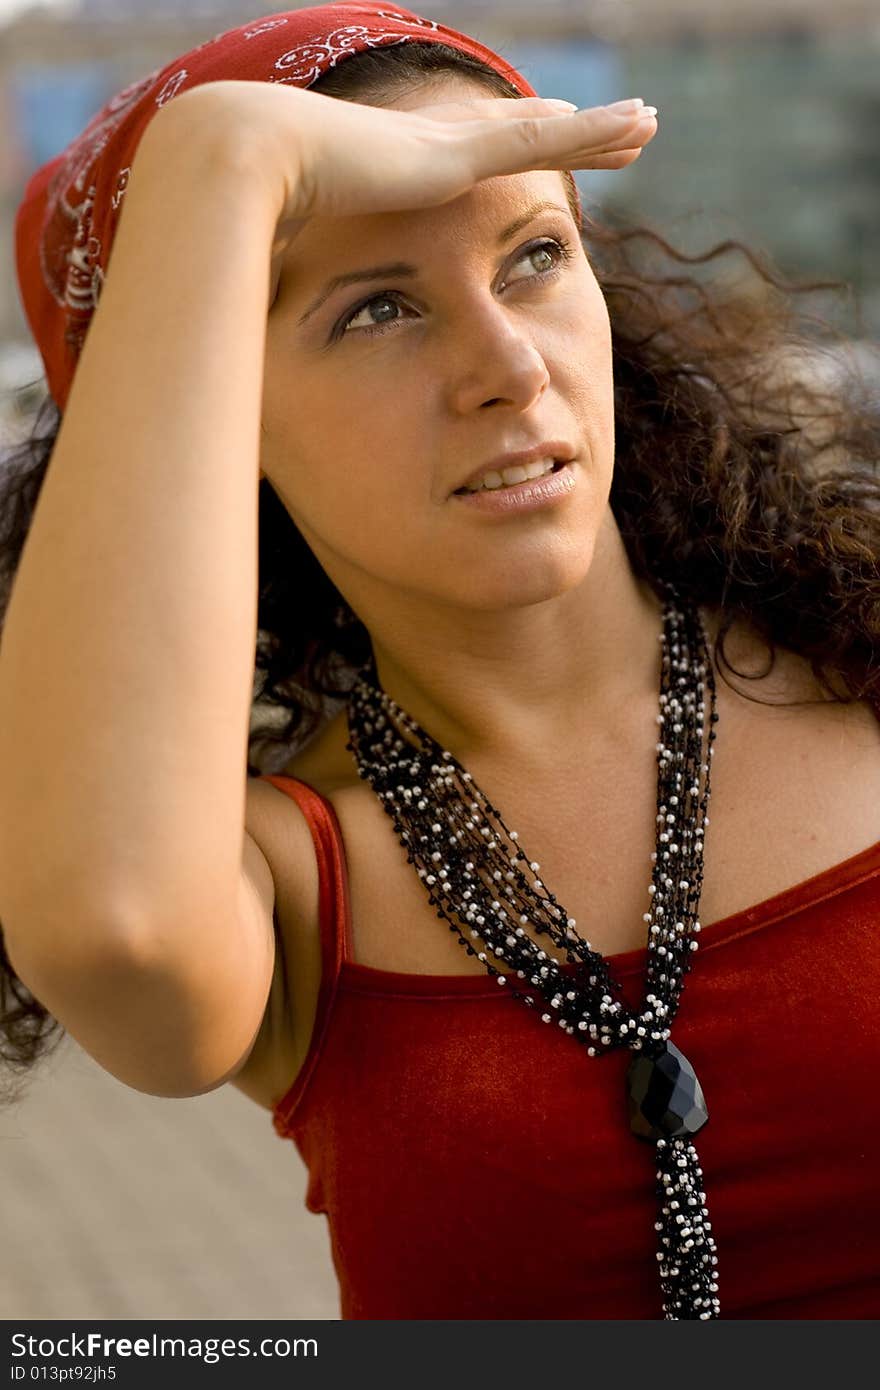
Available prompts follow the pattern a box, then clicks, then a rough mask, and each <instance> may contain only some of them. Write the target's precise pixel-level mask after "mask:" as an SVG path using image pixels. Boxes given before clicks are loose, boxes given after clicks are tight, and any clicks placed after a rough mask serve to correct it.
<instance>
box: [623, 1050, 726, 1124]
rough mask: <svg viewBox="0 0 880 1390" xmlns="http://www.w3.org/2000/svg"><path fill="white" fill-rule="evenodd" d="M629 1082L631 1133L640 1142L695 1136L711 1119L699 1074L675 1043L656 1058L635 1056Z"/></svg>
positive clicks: (631, 1065) (631, 1064) (629, 1072)
mask: <svg viewBox="0 0 880 1390" xmlns="http://www.w3.org/2000/svg"><path fill="white" fill-rule="evenodd" d="M626 1080H627V1089H628V1094H629V1124H630V1129H631V1130H632V1132H633V1134H636V1135H638V1137H639V1138H640V1139H677V1138H679V1137H681V1136H683V1135H691V1134H696V1133H697V1131H698V1130H700V1129H702V1128H703V1125H704V1124H705V1123H706V1121H707V1120H708V1118H709V1112H708V1110H707V1109H706V1101H705V1099H704V1097H703V1091H702V1088H701V1086H700V1083H699V1081H698V1080H697V1074H696V1072H695V1071H694V1069H693V1067H692V1066H691V1064H690V1062H689V1061H688V1059H687V1057H685V1055H684V1053H683V1052H679V1050H678V1048H677V1047H676V1046H675V1044H674V1043H671V1042H668V1041H667V1042H666V1043H664V1046H663V1051H662V1052H659V1053H657V1054H656V1055H655V1056H653V1057H649V1056H646V1055H645V1054H644V1053H642V1052H635V1053H633V1059H632V1061H631V1062H630V1064H629V1070H628V1072H627V1075H626Z"/></svg>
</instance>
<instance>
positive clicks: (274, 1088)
mask: <svg viewBox="0 0 880 1390" xmlns="http://www.w3.org/2000/svg"><path fill="white" fill-rule="evenodd" d="M245 831H246V835H247V840H248V846H249V849H248V850H246V852H250V854H252V855H255V856H259V858H260V860H261V861H262V866H263V869H264V870H265V869H268V872H269V873H270V874H271V877H272V881H273V885H274V912H273V920H274V925H275V968H274V972H273V976H272V985H271V989H270V993H269V998H268V1000H267V1003H266V1009H265V1013H264V1015H263V1021H262V1025H261V1028H260V1032H259V1034H258V1037H257V1040H256V1042H255V1044H254V1047H253V1049H252V1050H251V1053H250V1056H249V1057H248V1059H247V1062H246V1063H245V1065H244V1066H243V1067H242V1068H241V1070H240V1071H239V1072H238V1073H237V1074H236V1076H235V1077H233V1078H232V1079H231V1084H232V1085H234V1086H235V1087H236V1088H237V1089H238V1090H240V1091H242V1092H243V1093H244V1094H245V1095H247V1096H248V1097H249V1098H250V1099H251V1100H253V1101H255V1102H256V1103H257V1104H258V1105H261V1106H263V1107H264V1108H265V1109H267V1110H271V1109H272V1107H273V1106H274V1105H275V1103H276V1102H277V1101H278V1100H280V1099H281V1097H282V1096H283V1094H284V1092H285V1091H286V1090H287V1088H288V1086H289V1085H290V1083H291V1080H292V1079H293V1077H294V1076H295V1075H296V1072H297V1071H298V1069H299V1065H300V1063H301V1061H302V1059H303V1057H304V1055H305V1050H307V1047H308V1038H309V1036H310V1033H311V1021H312V1018H313V1014H314V1005H315V1002H316V998H317V991H318V987H319V985H320V969H321V957H320V931H319V921H318V903H319V890H318V868H317V861H316V858H315V851H314V844H313V841H312V835H311V831H310V829H309V826H308V823H307V821H306V819H305V817H304V815H303V813H302V811H301V810H300V808H299V806H298V805H297V803H296V802H295V801H294V800H293V798H292V797H290V796H288V795H287V794H286V793H285V792H283V791H281V790H280V789H279V788H278V787H276V786H274V785H273V784H272V783H271V782H266V781H261V780H260V779H259V778H256V777H251V778H248V783H247V791H246V804H245Z"/></svg>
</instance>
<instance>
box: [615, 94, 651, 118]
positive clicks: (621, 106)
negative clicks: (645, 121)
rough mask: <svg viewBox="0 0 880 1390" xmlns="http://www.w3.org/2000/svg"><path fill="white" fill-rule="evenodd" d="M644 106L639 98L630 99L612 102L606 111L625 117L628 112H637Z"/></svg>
mask: <svg viewBox="0 0 880 1390" xmlns="http://www.w3.org/2000/svg"><path fill="white" fill-rule="evenodd" d="M644 104H645V103H644V102H643V101H642V98H641V97H631V98H630V99H629V100H628V101H614V102H612V103H611V105H610V106H609V107H608V108H607V110H609V111H614V112H615V114H617V113H619V114H620V115H621V116H626V115H627V114H628V112H630V111H639V110H640V109H641V108H642V107H643V106H644Z"/></svg>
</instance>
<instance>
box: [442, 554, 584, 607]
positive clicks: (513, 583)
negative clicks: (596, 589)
mask: <svg viewBox="0 0 880 1390" xmlns="http://www.w3.org/2000/svg"><path fill="white" fill-rule="evenodd" d="M594 541H595V538H594V537H591V538H590V540H589V541H588V542H584V540H583V538H579V539H578V542H577V544H573V545H566V546H560V547H559V548H558V549H557V548H556V547H553V546H548V545H545V546H543V547H542V548H541V549H540V551H538V552H537V553H532V554H531V555H528V554H523V553H522V551H521V550H520V552H519V553H518V554H516V555H513V556H508V557H507V563H506V564H504V566H503V568H499V567H498V565H497V563H496V564H493V565H491V566H490V565H488V564H486V563H484V565H482V566H480V565H474V564H471V565H470V566H469V568H468V569H466V570H465V577H466V584H467V589H466V592H465V593H464V594H462V603H463V606H465V607H467V608H472V609H474V608H475V609H478V610H480V611H483V612H507V611H510V610H511V609H514V608H527V607H531V606H532V605H534V604H537V603H548V602H550V601H551V600H552V599H556V598H561V597H563V595H565V594H568V593H571V592H572V590H574V589H577V588H578V587H579V586H580V585H581V584H583V582H584V580H585V579H586V577H587V575H588V574H589V572H590V567H591V565H592V560H593V547H594Z"/></svg>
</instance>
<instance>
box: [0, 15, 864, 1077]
mask: <svg viewBox="0 0 880 1390" xmlns="http://www.w3.org/2000/svg"><path fill="white" fill-rule="evenodd" d="M444 74H446V75H449V76H453V77H455V76H458V77H462V76H464V77H468V78H470V79H471V80H472V81H474V82H475V83H477V84H479V85H481V86H482V87H483V88H484V89H485V90H486V91H487V92H489V93H491V94H494V95H497V96H511V97H516V96H519V95H520V93H519V92H518V91H517V89H516V88H515V87H513V86H512V85H510V84H509V83H508V82H507V81H506V80H505V79H504V78H503V77H501V76H500V74H498V73H496V72H495V71H494V70H493V69H492V68H489V67H486V66H484V65H483V64H482V63H481V62H479V61H478V60H477V59H475V58H470V57H468V56H466V55H464V54H462V53H460V52H459V51H458V50H456V49H451V48H448V47H446V46H445V45H443V44H439V43H438V44H434V43H427V44H426V43H419V42H407V43H405V44H397V45H392V46H386V47H381V48H377V49H372V50H366V51H364V52H362V53H358V54H353V55H351V56H350V57H349V58H347V59H346V60H345V61H344V62H342V63H340V64H339V66H337V67H336V68H335V69H333V70H331V71H329V72H327V73H326V74H324V76H322V77H321V78H320V79H319V81H317V82H316V83H315V84H314V86H313V90H318V91H321V92H323V93H324V94H326V95H328V96H334V97H337V98H339V99H340V100H349V101H361V102H366V103H370V104H374V105H380V104H382V102H383V101H388V100H393V99H394V98H393V95H392V93H399V92H401V91H403V90H405V89H407V88H414V87H417V86H418V85H419V84H420V83H422V82H424V81H425V79H426V78H434V79H436V78H442V76H443V75H444ZM564 177H565V180H566V188H567V193H568V199H569V204H570V206H571V209H572V212H573V214H574V215H575V216H576V217H577V216H578V213H579V210H580V200H579V197H578V192H577V187H576V185H575V182H574V179H573V178H572V177H571V175H570V174H568V173H566V174H565V176H564ZM582 243H583V246H584V250H585V252H586V253H587V255H588V256H589V259H590V262H591V264H592V266H593V268H594V272H595V274H596V276H597V279H598V281H599V284H600V286H601V288H602V290H603V293H604V295H605V299H606V303H607V306H608V311H609V316H610V321H611V329H612V352H613V366H614V402H615V437H616V457H615V468H614V476H613V481H612V487H611V495H610V505H611V507H612V510H613V513H614V516H615V519H616V521H617V524H618V526H619V528H620V532H621V535H622V538H623V541H624V544H625V546H626V550H627V553H628V556H629V560H630V563H631V565H632V567H633V570H634V572H635V574H636V575H637V576H639V577H642V578H645V579H647V580H648V581H649V582H650V581H651V580H652V578H654V577H656V576H661V575H665V576H667V577H668V578H671V579H673V580H674V582H675V584H676V585H677V587H678V590H679V593H680V594H681V595H682V596H683V597H685V596H686V597H690V598H692V599H693V600H695V601H696V602H697V603H699V604H700V605H708V606H711V607H714V608H715V609H716V610H718V611H720V613H721V624H720V627H719V629H718V633H717V636H716V639H715V644H714V657H715V661H716V664H717V665H718V666H719V670H722V664H723V666H725V667H727V669H728V670H732V671H735V669H736V668H735V667H734V666H732V665H731V663H730V662H729V661H728V660H727V658H726V656H725V652H724V639H725V635H726V634H727V632H728V631H729V630H730V628H731V626H732V625H733V624H734V622H736V621H737V620H740V619H746V620H748V622H749V624H750V626H751V628H752V629H753V631H755V632H757V633H758V635H759V636H760V637H762V638H763V639H764V640H765V641H766V643H767V645H768V647H769V649H770V653H771V667H772V663H773V658H774V656H775V651H776V647H777V646H780V647H783V648H787V649H790V650H792V651H795V652H797V653H800V654H801V655H802V656H804V657H806V658H808V659H809V662H810V664H811V667H812V670H813V673H814V675H815V677H816V678H817V680H818V682H819V683H820V685H821V687H822V688H823V689H825V690H826V691H827V692H828V695H829V696H830V697H831V698H832V699H835V700H839V701H841V702H846V703H849V702H853V701H857V700H867V701H869V702H871V703H872V704H874V705H875V706H880V664H878V649H880V577H878V557H880V479H878V470H877V454H878V439H880V402H878V400H877V398H876V390H875V394H874V396H873V398H872V395H871V389H870V387H869V386H868V385H867V384H866V382H865V380H864V379H863V377H862V376H861V374H860V372H859V370H858V366H857V359H856V356H855V354H852V355H851V356H850V357H849V358H848V359H847V358H846V357H845V356H844V357H841V356H840V355H839V354H837V353H836V350H835V348H833V347H829V344H828V340H829V337H833V338H834V339H836V340H837V344H838V345H839V344H840V342H841V340H842V341H843V345H844V346H847V344H848V342H849V340H847V339H845V338H844V337H843V335H842V334H841V333H840V332H838V330H835V329H832V328H831V327H830V325H829V324H827V323H826V322H825V321H824V320H821V319H816V318H814V317H812V316H807V315H805V314H803V313H801V314H798V313H796V311H795V307H794V296H795V295H797V294H803V293H806V292H808V291H816V290H840V289H844V290H847V289H848V288H849V287H848V286H847V285H846V284H845V283H844V282H841V281H831V282H816V281H813V282H809V283H807V282H801V283H798V284H793V283H790V282H787V281H786V280H785V279H784V277H783V276H782V275H781V274H780V273H778V269H777V267H775V266H774V265H773V263H772V262H771V260H770V259H769V258H768V257H767V256H765V255H762V254H758V253H756V252H755V251H753V250H752V249H750V248H749V247H747V246H745V245H744V244H743V243H742V242H740V241H735V240H728V241H724V242H722V243H720V244H717V245H715V246H713V247H711V248H710V249H709V250H707V251H705V252H704V253H703V254H702V255H694V256H691V255H686V254H685V253H684V252H682V251H681V250H678V249H676V248H675V247H674V246H673V245H671V244H670V242H669V241H668V240H667V239H666V238H665V237H664V236H663V235H662V234H661V233H660V232H659V231H658V230H657V229H656V228H655V227H652V226H647V225H645V224H644V222H643V221H641V222H640V223H639V225H635V224H634V223H632V222H631V221H629V220H627V219H626V218H624V217H620V216H618V217H616V218H614V219H612V218H610V217H606V218H604V220H603V221H599V220H597V219H596V218H594V217H591V216H585V217H584V223H583V230H582ZM730 252H740V253H742V254H743V255H744V256H745V257H746V259H747V261H748V262H749V264H750V265H751V267H752V269H753V271H754V272H755V275H754V277H753V279H752V282H751V283H750V285H749V286H748V288H747V289H745V290H744V289H743V288H739V289H736V288H734V287H732V286H731V285H730V284H727V283H725V282H724V280H723V279H722V277H721V276H720V275H717V274H715V275H712V274H707V273H706V272H705V269H704V268H705V267H707V266H709V265H710V263H712V262H714V261H716V260H717V259H718V258H719V257H721V256H723V255H725V254H727V253H730ZM687 266H689V267H692V268H696V267H700V268H701V270H700V271H699V272H698V273H688V274H685V273H682V272H681V269H680V268H681V267H687ZM823 361H824V362H826V363H831V364H833V366H834V373H833V376H832V377H831V378H830V379H828V377H827V375H826V376H825V377H824V378H820V375H819V373H818V370H817V364H819V363H821V362H823ZM799 365H800V366H802V367H803V368H804V369H805V370H804V371H803V372H802V373H801V374H799V372H798V366H799ZM59 423H60V414H59V412H58V409H57V407H56V406H55V405H54V402H53V401H52V400H51V398H49V397H48V396H47V397H46V398H45V399H44V400H43V403H42V406H41V408H40V409H39V410H38V411H37V412H36V415H35V418H34V422H33V428H32V431H31V434H30V437H29V438H26V439H25V440H24V441H23V442H21V443H19V444H18V445H17V446H16V447H15V448H12V449H10V450H8V451H7V454H6V457H5V459H4V460H3V469H2V474H0V503H2V506H0V514H2V518H3V522H4V524H5V532H4V533H3V535H2V536H0V585H2V586H3V590H2V593H0V602H2V609H0V617H2V613H5V609H6V604H7V603H8V597H9V589H10V587H11V583H12V579H13V577H14V573H15V570H16V567H17V565H18V561H19V558H20V555H21V551H22V548H23V545H24V541H25V538H26V535H27V532H28V527H29V524H30V520H31V517H32V515H33V512H34V508H35V505H36V501H37V498H38V496H39V492H40V488H41V485H42V481H43V478H44V476H45V472H46V468H47V465H48V462H49V458H50V456H51V453H52V449H53V445H54V442H55V438H56V435H57V432H58V426H59ZM303 593H308V594H310V595H311V603H310V607H309V610H308V612H307V613H304V612H303V609H302V604H301V603H300V602H299V596H300V595H301V594H303ZM257 628H258V632H257V646H256V661H255V672H256V676H257V678H258V679H257V681H256V683H255V697H254V702H253V707H252V719H251V729H250V739H249V747H248V768H247V771H248V776H259V775H261V774H262V773H265V772H266V771H274V770H277V769H278V768H279V767H281V766H283V765H285V764H286V762H287V761H288V760H289V758H290V756H291V754H292V752H295V751H296V749H298V748H299V747H301V746H302V745H303V744H304V743H306V742H307V741H308V740H309V738H310V737H311V736H312V735H313V734H314V733H315V732H316V730H317V729H318V728H319V726H320V725H321V724H322V723H323V721H324V719H325V718H326V717H327V714H328V712H329V711H330V710H331V709H332V707H333V704H334V702H335V701H342V702H344V700H345V697H346V694H347V691H348V689H349V687H350V684H351V680H352V677H353V673H354V672H355V671H356V670H357V669H359V668H361V667H362V666H363V665H364V664H365V663H366V662H367V661H368V660H369V657H370V653H371V643H370V637H369V634H368V632H367V630H366V628H365V627H364V625H363V624H362V623H361V622H360V620H359V619H358V618H356V616H355V615H354V614H353V612H352V611H351V609H350V608H349V606H348V604H347V603H346V601H345V600H344V599H343V597H342V595H341V594H340V593H339V591H338V590H337V589H336V587H335V586H334V585H333V583H332V582H331V581H330V579H329V578H328V577H327V575H326V574H325V572H324V570H323V569H322V568H321V566H320V564H319V563H318V561H317V560H316V558H315V556H314V555H313V553H312V551H311V550H310V549H309V547H308V545H307V544H306V543H305V541H304V540H303V538H302V536H301V534H300V532H299V531H298V529H297V527H296V525H295V524H294V522H293V521H292V520H291V518H290V516H289V515H288V513H287V511H286V509H285V508H284V506H283V504H282V503H281V501H280V500H279V498H278V497H277V495H276V494H275V492H274V491H273V489H272V487H271V486H270V484H269V482H268V480H266V479H263V480H262V482H261V483H260V495H259V594H258V616H257ZM722 674H723V670H722ZM737 674H743V673H737ZM740 693H742V692H740ZM746 698H750V697H746ZM279 716H280V717H279ZM279 754H280V755H281V757H280V760H279ZM60 1034H61V1025H60V1024H58V1022H57V1021H56V1020H55V1019H53V1018H52V1017H51V1015H50V1014H49V1013H48V1011H47V1010H46V1009H45V1008H43V1006H42V1005H41V1004H40V1003H39V1001H38V1000H36V999H35V998H34V997H33V996H32V995H31V993H30V992H29V991H28V989H27V988H26V986H25V985H24V984H23V983H22V982H21V980H19V979H18V977H17V976H16V975H15V972H14V970H13V969H12V966H11V964H10V962H9V959H8V957H7V955H6V952H5V948H4V947H3V944H2V928H0V1057H2V1059H3V1061H4V1062H5V1063H6V1065H7V1071H8V1073H9V1077H10V1085H9V1086H7V1090H6V1094H7V1095H9V1094H17V1090H16V1088H14V1087H13V1086H12V1084H11V1083H12V1082H13V1081H14V1080H15V1078H16V1076H17V1077H19V1078H21V1077H22V1076H23V1075H24V1072H25V1071H26V1069H27V1068H28V1067H29V1066H30V1065H31V1064H32V1063H33V1062H34V1061H35V1060H36V1059H37V1058H38V1057H39V1056H40V1055H41V1054H44V1053H47V1052H48V1051H50V1050H51V1048H52V1047H54V1045H55V1043H56V1042H57V1041H59V1040H60Z"/></svg>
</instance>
